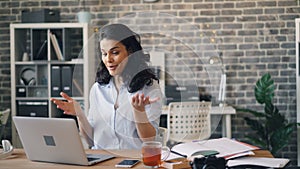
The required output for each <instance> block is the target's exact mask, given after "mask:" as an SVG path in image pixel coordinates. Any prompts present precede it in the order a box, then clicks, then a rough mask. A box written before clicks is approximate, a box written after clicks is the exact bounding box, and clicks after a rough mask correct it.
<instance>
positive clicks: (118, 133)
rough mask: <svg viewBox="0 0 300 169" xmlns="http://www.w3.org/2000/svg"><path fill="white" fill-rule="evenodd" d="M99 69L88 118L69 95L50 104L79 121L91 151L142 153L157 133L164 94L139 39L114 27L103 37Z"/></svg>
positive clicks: (121, 27) (106, 29) (101, 34)
mask: <svg viewBox="0 0 300 169" xmlns="http://www.w3.org/2000/svg"><path fill="white" fill-rule="evenodd" d="M99 42H100V43H99V44H100V45H99V46H100V53H101V63H100V65H99V68H98V70H97V74H96V82H95V84H94V85H93V86H92V88H91V90H90V99H89V100H90V107H89V113H88V117H86V116H85V113H84V111H83V110H82V109H81V108H80V106H79V104H78V103H77V102H76V101H75V100H73V99H72V98H71V97H69V96H68V95H66V94H65V93H61V96H62V97H63V98H64V99H66V100H67V101H62V100H58V99H52V101H53V102H54V103H55V104H56V105H57V107H58V108H60V109H62V110H64V113H65V114H69V115H75V116H77V119H78V122H79V128H80V131H81V133H82V135H83V136H85V138H86V140H87V142H88V144H89V145H90V146H92V148H93V149H139V148H141V145H142V142H143V141H146V140H153V139H154V138H155V135H156V133H157V130H158V126H159V117H160V114H161V107H162V94H161V90H160V88H159V85H158V78H157V77H156V76H155V75H154V73H153V72H152V71H151V69H149V67H148V65H147V57H146V55H145V54H144V53H143V49H142V47H141V44H140V38H139V36H138V35H137V34H135V33H134V32H133V31H131V30H130V29H129V28H128V27H127V26H125V25H122V24H111V25H107V26H104V27H103V28H102V29H100V31H99Z"/></svg>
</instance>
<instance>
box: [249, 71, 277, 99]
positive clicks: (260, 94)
mask: <svg viewBox="0 0 300 169" xmlns="http://www.w3.org/2000/svg"><path fill="white" fill-rule="evenodd" d="M274 89H275V87H274V80H272V79H271V75H270V74H269V73H266V74H264V75H263V76H262V77H261V79H259V80H258V81H257V82H256V86H255V89H254V94H255V98H256V100H257V102H258V103H260V104H264V103H271V102H272V101H273V97H274Z"/></svg>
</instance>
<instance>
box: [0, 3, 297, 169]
mask: <svg viewBox="0 0 300 169" xmlns="http://www.w3.org/2000/svg"><path fill="white" fill-rule="evenodd" d="M40 8H51V9H59V10H60V12H61V22H76V17H75V14H76V12H78V11H79V10H80V9H81V8H82V6H79V3H78V2H77V1H75V0H60V1H50V0H40V1H38V0H31V1H27V0H18V1H15V0H2V1H0V40H1V43H0V62H1V64H0V79H1V81H0V93H1V94H0V108H1V109H4V108H6V107H10V54H9V53H10V51H9V50H10V47H9V43H10V42H9V24H10V23H18V22H20V18H21V11H22V10H33V9H34V10H36V9H40ZM86 8H87V10H89V11H91V12H92V14H93V19H92V24H93V25H94V26H101V25H104V24H107V23H108V22H110V21H111V20H112V19H119V18H122V22H128V24H130V25H131V26H132V27H133V28H135V29H136V30H138V31H140V32H142V34H143V43H144V44H145V49H147V50H153V49H155V50H162V51H165V52H166V67H167V68H166V70H167V72H174V73H175V74H176V76H178V79H180V80H181V81H180V83H192V82H191V76H190V74H186V73H185V72H186V71H185V68H186V67H188V68H190V70H191V72H193V78H195V79H193V80H194V81H196V83H197V84H201V85H205V84H207V81H205V80H203V79H205V78H203V77H207V76H208V75H207V72H205V67H203V63H204V62H205V59H201V58H202V54H203V53H198V52H199V51H201V50H202V49H201V47H199V46H201V45H199V44H202V43H205V42H203V41H202V39H201V38H197V37H201V35H205V36H206V37H207V39H208V40H209V44H210V45H211V46H212V47H213V48H214V49H215V51H217V53H218V54H220V55H221V56H222V59H223V62H224V65H225V70H226V73H227V76H228V79H227V94H226V102H227V103H230V104H234V105H239V106H243V107H249V108H257V109H259V106H258V105H257V104H256V103H255V99H254V96H253V87H254V83H255V82H256V80H257V79H258V78H259V77H260V76H261V75H262V74H264V73H266V72H269V73H271V74H272V77H273V78H274V80H275V84H276V93H275V95H276V96H275V99H276V100H275V102H276V105H277V106H278V107H279V108H280V111H281V112H284V113H286V115H287V116H288V118H289V120H290V121H292V122H295V121H296V84H295V81H296V76H295V75H296V71H295V69H296V64H295V60H296V58H295V24H294V19H295V18H298V17H299V12H300V7H299V5H298V4H297V2H296V1H295V0H263V1H262V0H251V1H244V0H240V1H236V0H205V1H204V0H159V1H158V2H156V3H144V2H142V0H87V2H86ZM160 13H164V14H168V15H169V17H161V16H157V15H158V14H160ZM128 15H130V16H132V17H135V19H133V20H132V18H130V17H129V18H130V19H128V17H126V16H128ZM154 18H155V19H154ZM132 21H134V22H132ZM137 25H138V26H137ZM195 28H196V29H195ZM154 32H157V33H156V34H155V33H154ZM186 44H188V45H186ZM182 63H184V65H186V67H180V65H182ZM166 83H167V84H168V83H169V84H171V83H173V82H172V80H171V79H169V78H168V79H167V82H166ZM244 116H245V115H244V114H242V113H237V115H235V116H233V119H232V124H233V126H232V131H233V137H236V138H238V139H243V138H244V134H245V133H247V132H249V128H248V127H246V126H245V122H244V121H243V117H244ZM8 137H9V136H8ZM296 143H297V136H296V132H294V134H293V139H292V141H291V143H290V145H289V146H288V147H287V148H285V149H284V150H283V151H282V153H281V156H282V157H287V158H290V159H292V164H293V165H295V164H296V163H297V161H296V159H297V144H296Z"/></svg>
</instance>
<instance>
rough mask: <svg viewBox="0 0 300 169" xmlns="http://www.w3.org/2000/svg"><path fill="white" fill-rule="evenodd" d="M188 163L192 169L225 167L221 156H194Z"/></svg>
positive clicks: (223, 168)
mask: <svg viewBox="0 0 300 169" xmlns="http://www.w3.org/2000/svg"><path fill="white" fill-rule="evenodd" d="M190 165H191V167H192V168H193V169H225V168H226V161H225V159H224V158H222V157H219V158H218V157H216V156H207V157H202V158H194V160H193V161H192V162H191V163H190Z"/></svg>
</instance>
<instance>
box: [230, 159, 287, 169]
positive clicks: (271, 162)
mask: <svg viewBox="0 0 300 169" xmlns="http://www.w3.org/2000/svg"><path fill="white" fill-rule="evenodd" d="M289 161H290V160H289V159H285V158H265V157H241V158H237V159H234V160H228V162H227V166H228V167H234V166H241V165H254V166H262V167H272V168H283V167H285V166H286V164H287V163H288V162H289Z"/></svg>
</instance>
